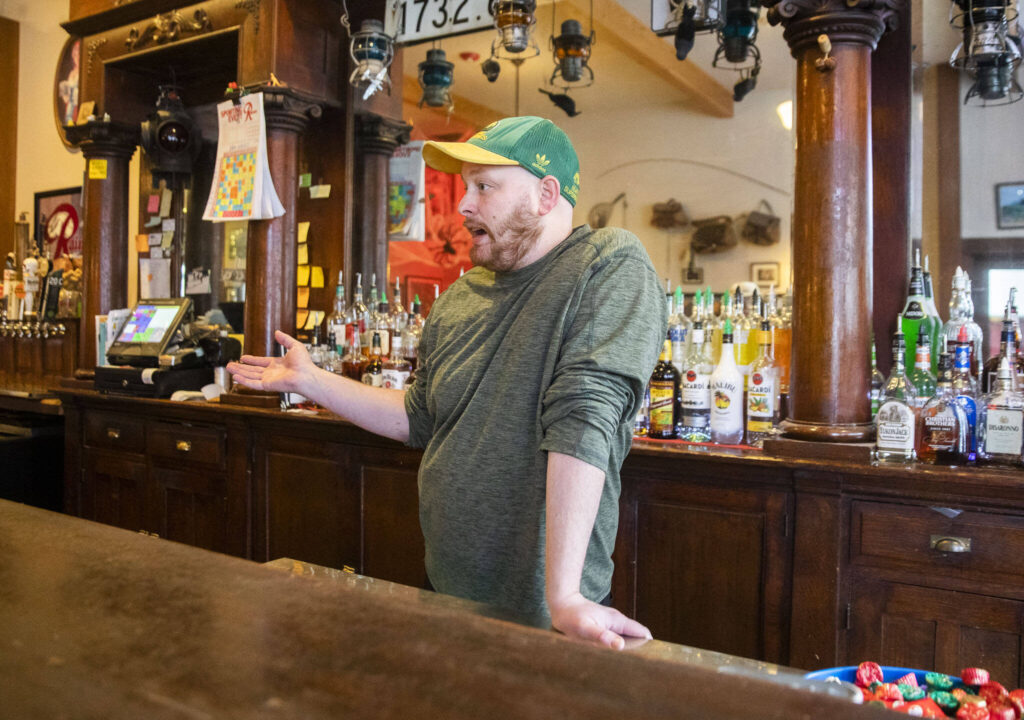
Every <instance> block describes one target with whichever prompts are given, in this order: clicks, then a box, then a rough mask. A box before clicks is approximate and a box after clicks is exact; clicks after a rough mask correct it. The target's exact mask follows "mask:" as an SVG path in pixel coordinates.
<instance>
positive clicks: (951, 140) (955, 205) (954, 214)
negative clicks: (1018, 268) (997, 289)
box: [932, 65, 987, 315]
mask: <svg viewBox="0 0 1024 720" xmlns="http://www.w3.org/2000/svg"><path fill="white" fill-rule="evenodd" d="M932 72H934V73H936V80H935V85H934V87H935V94H936V99H935V109H936V119H935V124H936V134H937V137H936V143H935V147H936V148H941V151H940V152H939V154H938V159H937V161H936V162H937V164H938V173H937V177H936V178H935V182H936V183H937V184H938V233H939V255H940V256H941V257H942V264H941V268H942V272H941V276H940V277H937V278H934V280H935V285H936V288H938V289H939V290H940V292H939V293H937V294H938V295H939V296H940V297H941V298H944V299H945V302H943V303H942V304H939V305H938V307H939V314H943V315H944V314H946V312H947V308H948V303H949V293H950V284H951V283H952V281H953V273H954V272H955V271H956V266H957V265H959V264H962V263H966V264H967V265H968V267H965V268H964V269H965V270H967V272H969V273H970V274H971V278H972V280H973V281H974V284H975V286H978V285H979V281H980V280H982V278H980V277H977V276H976V275H975V273H974V268H972V267H969V264H970V258H969V257H967V256H968V253H965V252H963V244H962V242H961V237H960V71H959V70H956V69H954V68H951V67H948V66H946V65H940V66H937V67H935V68H934V69H933V70H932ZM978 290H980V288H978ZM938 303H939V298H938V297H937V298H936V304H938ZM975 307H976V308H979V309H980V308H985V307H987V306H986V305H982V304H980V303H977V301H976V302H975Z"/></svg>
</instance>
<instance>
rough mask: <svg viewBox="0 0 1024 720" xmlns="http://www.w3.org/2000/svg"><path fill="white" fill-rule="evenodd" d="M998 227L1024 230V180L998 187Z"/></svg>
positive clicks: (1001, 184) (1002, 184)
mask: <svg viewBox="0 0 1024 720" xmlns="http://www.w3.org/2000/svg"><path fill="white" fill-rule="evenodd" d="M996 225H997V226H998V227H999V228H1001V229H1010V228H1024V180H1022V181H1021V182H1014V183H1000V184H999V185H996Z"/></svg>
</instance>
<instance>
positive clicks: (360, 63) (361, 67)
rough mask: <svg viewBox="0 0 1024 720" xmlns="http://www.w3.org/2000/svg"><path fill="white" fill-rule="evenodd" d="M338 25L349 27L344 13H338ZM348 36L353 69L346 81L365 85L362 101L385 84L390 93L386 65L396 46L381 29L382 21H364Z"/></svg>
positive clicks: (390, 59) (389, 64)
mask: <svg viewBox="0 0 1024 720" xmlns="http://www.w3.org/2000/svg"><path fill="white" fill-rule="evenodd" d="M341 24H342V25H344V26H345V28H346V29H349V25H348V15H347V14H346V15H342V16H341ZM351 35H352V42H351V45H350V47H349V54H350V55H351V56H352V62H353V63H354V64H355V69H354V70H353V71H352V75H351V76H349V79H348V81H349V84H351V85H352V86H354V87H357V88H359V87H365V88H366V89H365V91H364V92H363V99H364V100H365V99H366V98H368V97H370V96H371V95H373V94H374V93H375V92H377V91H378V90H380V89H381V88H383V87H385V86H387V88H388V92H389V93H390V92H391V78H390V76H389V75H388V68H389V67H390V66H391V61H392V60H393V59H394V56H395V49H394V41H393V40H392V39H391V37H390V36H389V35H388V34H387V33H385V32H384V23H383V22H381V21H380V20H363V22H362V24H361V25H360V26H359V32H356V33H351Z"/></svg>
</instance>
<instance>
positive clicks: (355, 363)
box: [341, 325, 366, 381]
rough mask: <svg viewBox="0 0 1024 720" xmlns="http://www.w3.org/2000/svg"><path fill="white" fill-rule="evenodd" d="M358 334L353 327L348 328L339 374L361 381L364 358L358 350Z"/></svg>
mask: <svg viewBox="0 0 1024 720" xmlns="http://www.w3.org/2000/svg"><path fill="white" fill-rule="evenodd" d="M359 338H360V333H359V330H358V328H357V327H356V326H355V325H349V327H348V349H347V350H346V352H345V355H344V356H343V357H342V358H341V372H342V374H343V375H344V376H345V377H347V378H351V379H352V380H358V381H362V379H363V365H365V364H366V356H364V355H363V351H362V348H360V346H359V345H360V340H359Z"/></svg>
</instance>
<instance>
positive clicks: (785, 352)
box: [768, 285, 793, 394]
mask: <svg viewBox="0 0 1024 720" xmlns="http://www.w3.org/2000/svg"><path fill="white" fill-rule="evenodd" d="M768 298H769V300H768V302H769V305H771V312H770V314H769V316H768V322H770V323H771V325H772V357H773V358H775V367H776V368H778V370H779V393H780V394H787V393H788V392H789V364H790V358H791V356H792V354H793V325H792V322H791V320H790V316H789V313H787V312H786V311H785V308H783V307H782V304H781V303H779V302H777V301H776V300H777V298H776V297H775V286H774V285H773V286H772V288H771V290H770V292H769V296H768Z"/></svg>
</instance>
